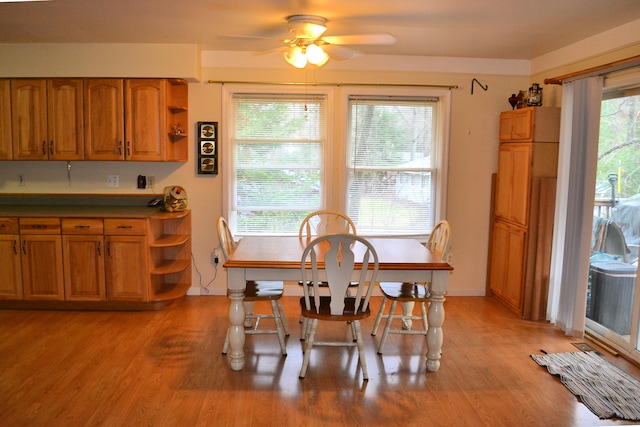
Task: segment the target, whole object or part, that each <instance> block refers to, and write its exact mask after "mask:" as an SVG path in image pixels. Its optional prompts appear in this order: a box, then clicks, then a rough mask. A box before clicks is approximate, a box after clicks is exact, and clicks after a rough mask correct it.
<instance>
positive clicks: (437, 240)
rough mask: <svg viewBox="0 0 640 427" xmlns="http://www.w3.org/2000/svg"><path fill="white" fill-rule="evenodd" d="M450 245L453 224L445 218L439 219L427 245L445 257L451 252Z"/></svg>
mask: <svg viewBox="0 0 640 427" xmlns="http://www.w3.org/2000/svg"><path fill="white" fill-rule="evenodd" d="M450 245H451V224H449V221H447V220H444V219H443V220H441V221H438V223H437V224H436V225H435V227H433V230H432V231H431V234H430V235H429V239H428V240H427V243H426V245H425V246H426V247H427V249H429V250H430V251H431V252H433V253H435V254H436V255H438V256H439V257H440V258H442V259H445V258H446V257H447V254H448V253H449V247H450Z"/></svg>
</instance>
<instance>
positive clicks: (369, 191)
mask: <svg viewBox="0 0 640 427" xmlns="http://www.w3.org/2000/svg"><path fill="white" fill-rule="evenodd" d="M437 102H438V100H437V98H411V97H402V98H399V97H398V98H394V97H378V98H376V97H366V98H365V97H358V96H352V97H350V99H349V137H348V148H347V165H346V167H347V175H348V185H347V214H348V215H349V216H350V217H351V219H352V220H353V221H354V222H355V224H356V228H357V229H358V233H359V234H367V235H426V234H428V232H429V231H430V230H431V228H432V227H433V224H434V200H435V195H436V188H437V187H436V184H437V182H436V181H437V168H436V161H435V154H436V153H435V150H436V148H437V144H434V135H435V134H436V129H435V126H436V117H435V116H436V111H437V108H436V106H437Z"/></svg>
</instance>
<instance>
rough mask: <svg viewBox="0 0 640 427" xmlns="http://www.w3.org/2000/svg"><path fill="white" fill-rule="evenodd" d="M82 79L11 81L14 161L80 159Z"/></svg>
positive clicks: (82, 146)
mask: <svg viewBox="0 0 640 427" xmlns="http://www.w3.org/2000/svg"><path fill="white" fill-rule="evenodd" d="M82 105H83V90H82V79H50V80H44V79H15V80H12V81H11V121H12V122H11V124H12V136H13V159H15V160H83V159H84V130H83V129H84V123H83V107H82Z"/></svg>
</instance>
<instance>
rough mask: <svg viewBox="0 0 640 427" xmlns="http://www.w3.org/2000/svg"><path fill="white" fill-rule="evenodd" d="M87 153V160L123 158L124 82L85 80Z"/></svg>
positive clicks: (115, 80)
mask: <svg viewBox="0 0 640 427" xmlns="http://www.w3.org/2000/svg"><path fill="white" fill-rule="evenodd" d="M84 90H85V96H84V100H85V104H84V109H85V110H84V120H85V151H86V153H85V156H86V159H87V160H124V81H123V80H122V79H88V80H87V81H86V82H85V88H84Z"/></svg>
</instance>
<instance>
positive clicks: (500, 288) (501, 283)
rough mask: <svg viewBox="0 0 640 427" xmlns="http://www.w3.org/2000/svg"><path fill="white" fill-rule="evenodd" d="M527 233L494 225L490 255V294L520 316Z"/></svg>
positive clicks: (507, 226)
mask: <svg viewBox="0 0 640 427" xmlns="http://www.w3.org/2000/svg"><path fill="white" fill-rule="evenodd" d="M525 243H526V231H525V230H524V229H523V228H520V227H517V226H511V225H509V224H506V223H503V222H502V221H496V222H495V224H494V227H493V245H492V254H491V260H492V261H491V276H490V280H491V283H490V286H491V290H492V291H493V292H494V293H495V294H496V295H497V296H498V297H500V298H501V299H502V300H504V301H505V302H506V303H507V304H508V305H509V306H511V308H512V309H513V310H514V311H516V312H518V313H521V311H522V289H523V280H524V251H525Z"/></svg>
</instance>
